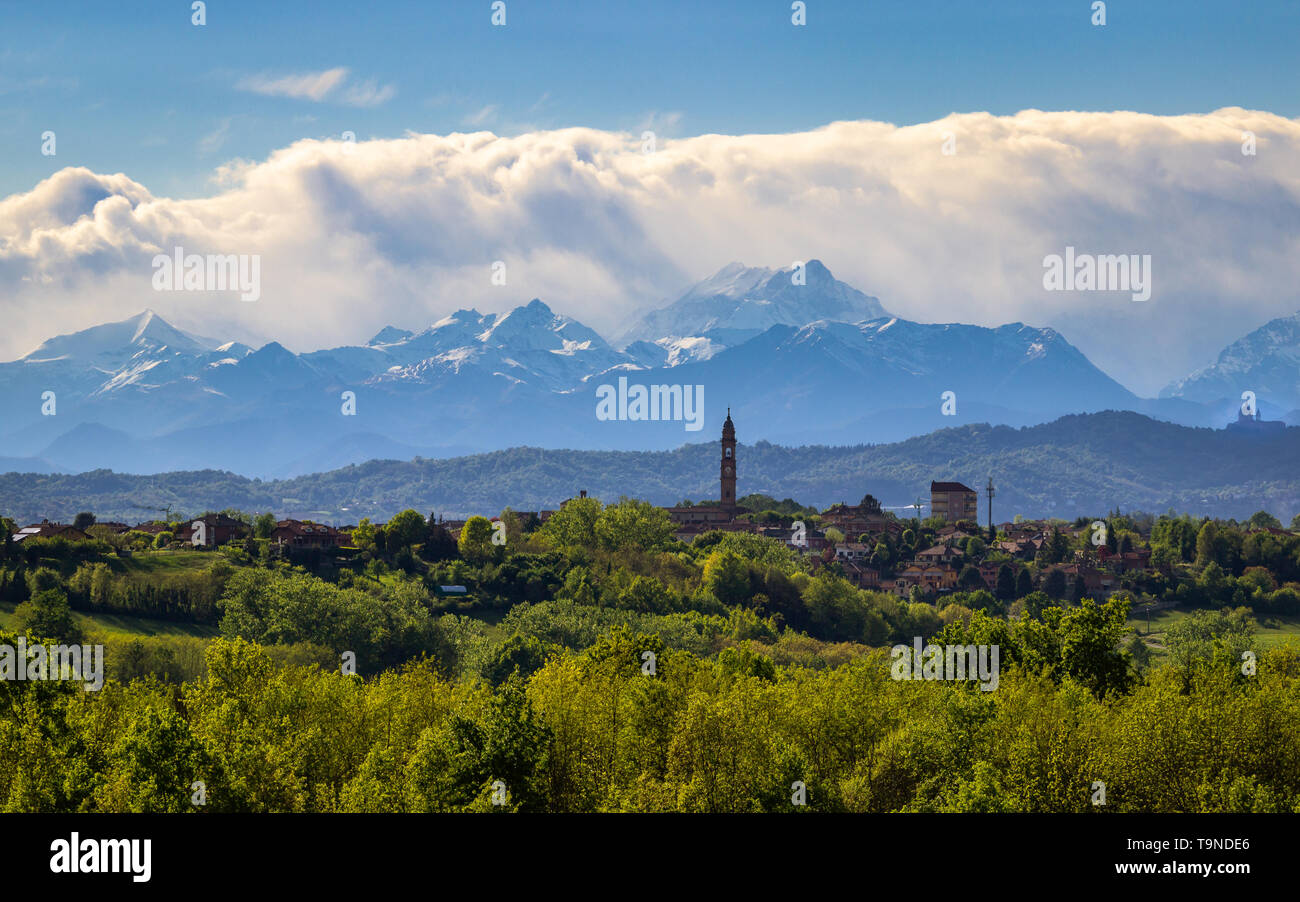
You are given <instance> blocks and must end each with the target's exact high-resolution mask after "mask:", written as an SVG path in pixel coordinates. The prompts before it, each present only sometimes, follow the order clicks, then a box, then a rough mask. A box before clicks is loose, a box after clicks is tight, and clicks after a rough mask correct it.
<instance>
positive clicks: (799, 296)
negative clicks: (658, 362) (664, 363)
mask: <svg viewBox="0 0 1300 902" xmlns="http://www.w3.org/2000/svg"><path fill="white" fill-rule="evenodd" d="M795 276H796V272H795V270H794V268H793V267H791V268H790V269H783V270H771V269H767V268H764V267H747V266H745V265H744V264H743V263H729V264H728V265H726V266H724V267H723V268H722V269H720V270H718V271H717V272H716V273H714V274H713V275H712V276H710V277H709V278H707V279H705V280H704V281H702V282H698V283H696V284H695V285H692V286H691V287H690V288H689V289H687V290H686V292H685V293H684V294H682V296H681V297H679V298H678V299H677V300H675V301H673V302H672V303H671V304H669V305H668V306H667V307H663V308H661V309H659V310H654V311H651V312H650V313H648V314H647V315H646V316H644V317H643V318H642V319H641V320H640V321H638V322H637V323H636V324H634V325H633V326H632V327H631V328H630V329H628V330H627V332H626V333H624V335H623V336H622V338H623V340H627V341H649V342H656V341H662V340H668V341H678V340H681V339H691V338H694V339H706V340H707V341H708V343H709V346H710V347H712V348H713V349H714V350H713V353H716V349H717V348H719V347H733V346H735V345H737V344H740V343H742V342H745V341H748V340H749V339H751V338H753V337H755V336H756V335H759V334H761V333H763V332H765V331H767V330H768V329H770V328H771V327H772V326H779V325H785V326H801V325H803V324H804V323H810V322H814V321H816V320H832V321H838V322H848V323H856V322H861V321H862V320H867V319H875V318H876V317H880V316H886V315H887V314H886V313H885V310H884V308H883V307H882V306H881V305H880V301H878V300H877V299H876V298H873V297H870V296H868V295H866V294H863V293H862V292H861V291H858V290H857V289H856V288H853V287H852V286H850V285H846V284H845V283H843V282H840V281H838V280H837V279H836V278H835V277H834V276H832V275H831V272H830V270H828V269H827V268H826V267H825V266H824V265H823V264H822V262H821V261H820V260H809V261H808V263H807V264H805V266H804V268H803V271H802V282H801V283H799V282H798V280H797V279H796V278H795ZM679 357H681V355H679ZM681 359H682V360H683V362H685V360H698V359H701V357H700V356H699V355H697V354H689V355H686V356H685V357H682V358H681Z"/></svg>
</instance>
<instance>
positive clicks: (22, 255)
mask: <svg viewBox="0 0 1300 902" xmlns="http://www.w3.org/2000/svg"><path fill="white" fill-rule="evenodd" d="M320 75H321V76H324V75H328V73H321V74H320ZM321 84H322V83H321V81H320V78H319V77H318V78H317V80H316V81H310V80H308V81H302V82H301V83H298V82H295V83H294V84H292V85H290V84H288V83H287V82H286V83H285V85H284V89H285V90H290V89H292V90H294V91H297V92H300V93H303V94H304V96H307V97H310V96H311V94H312V92H317V93H319V92H321V91H322V90H324V91H325V94H323V95H322V96H327V95H328V93H329V91H332V90H336V89H338V87H339V82H337V81H336V82H334V83H333V84H332V85H330V86H329V87H328V88H322V86H321ZM1247 132H1249V133H1250V134H1251V135H1253V136H1254V144H1255V154H1254V155H1243V153H1242V147H1243V140H1244V138H1243V135H1244V133H1247ZM656 143H657V147H656V149H655V150H654V151H653V152H650V153H647V152H644V150H643V142H642V138H641V135H640V134H619V133H612V132H603V131H596V130H591V129H583V128H572V129H564V130H558V131H546V132H535V133H530V134H524V135H520V136H518V137H511V138H505V137H498V136H496V135H493V134H491V133H487V132H477V133H472V134H459V133H458V134H451V135H445V136H439V135H425V134H408V135H407V136H405V137H403V138H400V139H392V140H375V141H366V142H360V143H356V144H352V143H347V142H341V141H333V142H329V141H317V140H304V141H299V142H297V143H295V144H293V145H291V146H289V147H286V148H283V149H281V150H279V151H276V152H275V153H273V154H272V155H271V156H270V157H269V158H268V159H266V160H264V161H261V162H253V163H249V162H242V161H241V162H236V163H232V164H228V165H227V166H225V167H223V168H222V169H220V170H219V172H218V179H217V186H218V187H217V190H216V191H215V192H214V193H213V195H212V196H210V197H206V198H200V199H189V200H175V199H169V198H161V197H154V196H153V195H152V194H151V193H150V191H149V190H148V187H147V184H146V183H145V182H142V181H137V180H136V179H134V178H131V177H128V176H127V175H124V174H121V173H118V174H112V175H105V174H97V173H93V172H90V171H89V170H86V169H80V168H69V169H64V170H62V171H60V172H58V173H56V174H55V175H53V176H51V177H50V178H49V179H47V180H45V181H43V182H41V183H40V184H38V185H37V186H36V187H35V188H33V189H32V190H31V191H30V192H27V193H23V194H17V195H13V196H10V197H8V198H6V199H4V200H0V286H3V289H4V295H3V298H2V299H0V310H2V311H3V314H4V320H5V322H6V325H7V328H6V329H5V330H4V331H3V333H0V358H4V359H10V358H13V357H16V356H18V355H20V354H22V353H25V352H26V351H28V350H29V349H30V348H31V347H34V346H35V345H36V344H37V343H39V341H41V340H43V339H45V338H47V337H49V336H50V335H51V334H54V333H59V332H67V331H71V330H73V329H76V328H82V327H84V326H87V325H91V324H94V323H98V322H104V321H108V320H111V319H118V318H122V317H125V316H128V315H130V314H133V313H135V312H138V311H139V310H140V309H142V308H144V307H153V308H154V309H155V310H157V311H158V312H159V313H161V314H162V315H163V316H164V317H167V318H168V319H171V320H173V321H175V322H176V323H177V324H178V325H182V326H185V327H188V328H192V329H194V330H196V331H199V332H202V333H203V334H207V335H211V336H214V337H217V338H242V339H245V340H247V339H248V338H250V337H253V338H259V337H265V338H274V339H277V340H279V341H281V342H282V343H284V344H286V345H287V346H289V347H291V348H294V349H295V350H307V349H311V348H316V347H322V346H330V345H336V344H344V343H356V342H360V341H363V340H365V339H366V338H367V337H369V335H371V334H373V333H374V332H375V331H378V329H379V328H381V327H382V326H384V325H387V324H390V323H391V324H394V325H397V326H400V327H404V328H415V327H420V326H423V325H427V324H428V323H429V322H432V321H433V320H435V319H437V318H439V317H441V316H442V315H445V314H446V313H448V312H450V311H452V310H455V309H457V308H460V307H468V306H476V307H478V308H479V309H481V310H484V311H495V310H504V309H507V308H509V307H512V306H514V305H516V304H519V303H523V302H526V301H527V300H529V299H530V298H532V297H541V298H542V299H543V300H545V301H547V302H548V303H549V304H550V305H551V306H552V307H553V308H554V309H556V310H557V311H558V312H563V313H568V314H570V315H573V316H576V317H578V318H579V319H581V320H583V321H584V322H586V323H587V324H588V325H591V326H592V327H593V328H596V329H598V330H600V331H602V332H604V333H606V334H611V335H612V334H617V333H619V332H620V331H621V330H622V329H623V328H624V327H626V325H628V323H630V321H631V320H632V319H634V318H636V317H637V316H639V315H640V314H641V313H642V312H644V311H645V310H646V309H648V308H649V307H653V306H658V305H661V304H663V303H666V302H667V301H668V300H670V299H671V298H672V297H674V296H675V295H676V294H677V293H678V292H680V291H681V290H682V289H683V288H684V287H685V286H686V285H687V284H689V283H690V282H693V281H695V280H697V279H700V278H703V277H704V276H706V275H709V274H711V273H712V272H713V271H714V270H716V269H718V268H719V267H721V266H722V265H724V264H726V263H727V262H729V261H732V260H741V261H744V262H746V263H750V264H752V265H766V266H788V265H789V264H790V263H791V262H792V261H794V260H807V259H811V258H813V257H816V258H819V259H821V260H822V261H823V262H825V263H826V265H827V266H828V267H830V269H831V271H832V272H833V273H834V274H835V275H836V276H837V277H838V278H840V279H843V280H844V281H847V282H849V283H850V284H852V285H854V286H855V287H858V288H860V289H862V290H863V291H866V292H867V293H869V294H873V295H876V296H878V297H879V298H880V299H881V301H882V302H883V304H884V305H885V307H886V308H887V309H889V310H890V311H892V312H895V313H897V314H899V315H901V316H904V317H907V318H909V319H914V320H919V321H923V322H954V321H955V322H968V323H976V324H980V325H997V324H1000V323H1004V322H1010V321H1017V320H1019V321H1023V322H1027V323H1030V324H1032V325H1052V326H1055V327H1057V328H1058V329H1060V330H1061V331H1062V332H1063V333H1064V334H1065V336H1066V337H1067V338H1068V339H1069V340H1071V341H1072V342H1074V343H1075V344H1076V345H1078V346H1079V347H1080V348H1081V349H1082V350H1083V351H1084V352H1085V353H1087V354H1088V355H1089V357H1090V358H1092V360H1093V361H1094V362H1095V363H1097V364H1098V365H1099V366H1101V367H1102V368H1103V369H1105V370H1106V371H1107V372H1109V373H1110V374H1111V375H1113V376H1115V377H1116V378H1117V379H1119V380H1120V381H1122V382H1124V383H1125V384H1126V385H1128V386H1129V387H1130V388H1132V389H1134V390H1136V391H1138V392H1140V393H1143V394H1154V392H1155V391H1156V390H1157V389H1158V388H1159V387H1160V386H1161V385H1163V384H1164V383H1165V382H1167V381H1169V380H1170V379H1173V378H1176V377H1179V376H1182V375H1185V374H1186V373H1187V372H1188V371H1190V370H1191V369H1194V368H1195V367H1197V366H1200V365H1202V364H1204V363H1206V362H1208V360H1209V359H1211V358H1212V357H1213V355H1214V353H1215V352H1217V350H1218V349H1219V348H1221V347H1222V346H1223V345H1224V344H1226V343H1227V342H1228V341H1230V340H1232V339H1234V338H1237V337H1238V336H1240V335H1242V334H1244V333H1245V332H1247V331H1249V330H1250V329H1252V328H1254V327H1256V326H1258V325H1259V324H1260V323H1261V322H1263V321H1264V320H1266V319H1269V318H1271V317H1274V316H1280V315H1285V314H1289V313H1293V312H1295V310H1296V309H1297V308H1298V307H1300V292H1298V290H1297V286H1298V285H1300V253H1297V251H1300V246H1298V245H1300V120H1291V119H1285V118H1282V117H1278V116H1275V115H1272V114H1269V113H1264V112H1252V111H1246V110H1242V109H1235V108H1233V109H1224V110H1219V111H1216V112H1214V113H1211V114H1207V115H1187V116H1169V117H1165V116H1152V115H1145V114H1138V113H1127V112H1117V113H1076V112H1040V111H1036V110H1029V111H1025V112H1021V113H1019V114H1017V115H1015V116H1005V117H999V116H992V115H988V114H982V113H975V114H960V115H957V114H954V115H951V116H948V117H947V118H945V119H942V120H939V121H937V122H932V123H927V124H924V125H916V126H908V127H896V126H894V125H890V124H888V123H882V122H869V121H866V122H836V123H833V124H830V125H827V126H825V127H823V128H820V129H817V130H815V131H810V132H803V133H796V134H781V135H739V136H728V135H703V136H699V137H693V138H685V139H680V140H666V139H663V138H660V140H659V141H657V142H656ZM945 148H946V149H948V150H951V151H955V152H952V153H945V152H944V151H945ZM177 245H180V246H183V247H184V248H185V249H186V251H187V252H195V253H221V254H260V255H261V258H262V265H261V271H262V296H261V299H260V300H259V301H257V302H256V303H252V304H247V303H241V302H240V301H239V300H238V298H237V297H235V296H233V295H230V294H216V293H213V294H185V293H180V294H175V293H172V294H159V293H155V292H154V291H153V290H152V289H151V287H150V276H151V274H152V271H151V267H150V261H151V259H152V258H153V256H154V255H155V254H158V253H170V252H171V250H172V248H174V247H175V246H177ZM1067 246H1068V247H1074V248H1075V249H1077V251H1078V252H1079V253H1081V254H1095V255H1102V254H1149V255H1151V259H1152V270H1153V273H1152V279H1153V285H1152V293H1151V298H1150V300H1148V301H1146V302H1144V303H1135V302H1134V301H1133V300H1132V299H1131V295H1130V293H1128V292H1105V293H1103V292H1092V293H1088V292H1049V291H1046V290H1045V289H1044V287H1043V272H1044V269H1043V259H1044V257H1046V256H1048V255H1052V254H1062V253H1063V252H1064V250H1065V248H1066V247H1067ZM496 261H503V262H504V263H505V272H506V284H505V285H504V286H502V285H496V284H493V281H492V273H493V264H494V262H496ZM869 389H870V387H869V386H866V387H864V390H869Z"/></svg>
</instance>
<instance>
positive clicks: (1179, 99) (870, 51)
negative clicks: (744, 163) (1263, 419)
mask: <svg viewBox="0 0 1300 902" xmlns="http://www.w3.org/2000/svg"><path fill="white" fill-rule="evenodd" d="M490 14H491V13H490V3H489V2H488V0H471V2H455V3H439V2H428V0H425V2H410V3H407V2H393V3H374V4H358V3H355V2H349V3H334V2H320V0H318V2H311V3H305V2H282V0H276V2H265V0H263V2H242V0H212V2H209V3H208V9H207V18H208V23H207V25H206V26H205V27H202V28H199V27H194V26H192V25H191V24H190V21H189V19H190V12H189V3H188V2H185V0H167V2H158V0H154V2H114V3H104V2H87V3H58V2H52V3H19V2H5V3H3V4H0V152H2V153H3V159H4V160H5V163H4V165H3V167H0V196H3V195H8V194H12V193H14V192H18V191H25V190H29V189H30V188H31V186H32V185H34V184H35V183H36V182H37V181H39V180H40V179H42V178H45V177H46V176H48V175H50V174H51V173H52V172H54V171H56V170H57V169H59V168H62V167H65V166H71V165H84V166H88V167H89V168H91V169H92V170H94V171H96V172H110V173H111V172H119V171H120V172H125V173H126V174H128V175H129V176H131V177H132V178H134V179H137V180H141V181H144V182H146V183H147V184H148V185H149V188H150V190H151V191H152V192H154V194H155V195H168V196H175V197H189V196H197V195H202V194H205V193H208V192H209V191H210V184H209V177H210V175H211V173H212V171H213V169H214V168H215V167H217V166H219V165H220V164H221V163H223V162H225V161H228V160H230V159H234V158H243V159H246V160H260V159H264V158H265V157H266V156H267V154H268V153H270V152H271V151H272V150H274V149H276V148H279V147H284V146H286V145H288V144H290V143H291V142H293V141H294V140H296V139H298V138H302V137H327V136H337V135H339V134H340V133H342V132H343V131H345V130H350V131H353V132H355V134H356V135H357V137H358V139H359V140H365V139H368V138H375V137H380V138H389V137H400V136H401V135H402V134H404V133H405V132H406V131H407V130H413V131H417V132H431V133H438V134H446V133H449V132H453V131H474V130H479V129H490V130H492V131H494V132H496V133H498V134H507V135H509V134H518V133H522V132H527V131H532V130H536V129H546V128H554V127H563V126H573V125H582V126H590V127H595V128H600V129H607V130H627V131H639V130H640V129H642V128H643V127H645V126H646V125H647V124H649V125H650V127H653V128H656V130H658V131H660V132H661V133H663V134H665V135H668V136H677V137H680V136H690V135H699V134H706V133H722V134H743V133H752V132H792V131H802V130H807V129H811V128H816V127H818V126H820V125H824V124H825V123H827V122H831V121H834V120H845V119H874V120H881V121H887V122H893V123H896V124H911V123H918V122H926V121H931V120H934V119H938V118H941V117H943V116H945V115H947V114H948V113H950V112H972V111H980V110H984V111H989V112H992V113H995V114H1007V113H1013V112H1016V111H1018V110H1022V109H1029V108H1037V109H1044V110H1094V111H1107V110H1137V111H1141V112H1147V113H1157V114H1178V113H1193V112H1208V111H1211V110H1215V109H1218V108H1221V107H1226V106H1241V107H1245V108H1247V109H1260V110H1268V111H1270V112H1273V113H1276V114H1279V115H1282V116H1287V117H1294V116H1296V115H1298V114H1300V103H1298V101H1297V98H1298V97H1300V78H1298V77H1297V76H1298V75H1300V71H1298V70H1300V54H1298V53H1297V40H1296V39H1297V36H1300V4H1297V3H1295V2H1243V3H1239V4H1228V3H1220V2H1198V0H1191V2H1189V0H1182V2H1173V0H1170V2H1163V0H1141V2H1138V0H1115V2H1111V3H1109V4H1108V5H1107V20H1108V24H1107V25H1106V26H1105V27H1104V28H1098V27H1093V26H1092V25H1091V24H1090V22H1089V19H1090V16H1091V12H1090V2H1089V0H1002V2H994V3H974V2H969V3H968V2H956V0H947V2H933V0H897V2H895V0H889V2H882V0H870V2H867V0H854V2H833V0H809V2H808V22H809V24H808V25H807V26H806V27H803V28H796V27H793V26H792V25H791V24H790V3H789V2H785V0H747V2H733V0H694V2H690V0H655V2H653V3H616V2H597V0H508V2H507V25H506V27H504V28H494V27H492V26H491V24H490V22H489V18H490ZM340 68H342V69H346V70H347V73H346V75H343V76H339V78H341V81H340V82H339V85H338V87H337V88H335V89H334V90H333V91H331V92H329V93H327V94H326V95H325V96H323V98H322V99H321V100H320V101H319V102H317V101H313V100H312V99H310V98H306V97H297V98H295V97H285V96H264V95H262V94H258V93H254V92H253V91H251V90H249V89H248V86H249V85H250V84H256V83H258V82H257V80H258V79H261V83H263V84H265V83H268V82H271V81H274V80H275V79H278V78H284V77H288V76H302V75H304V74H310V73H322V72H329V71H331V70H337V69H340ZM241 85H243V86H244V87H243V88H242V89H241V87H240V86H241ZM349 91H351V92H352V93H351V94H350V95H349ZM358 92H360V93H358ZM349 96H350V97H351V103H349V102H348V98H349ZM385 96H387V99H384V97H385ZM46 129H52V130H54V131H55V132H56V134H57V136H58V154H57V156H56V157H42V156H41V155H40V153H39V146H40V139H39V136H40V133H41V132H42V131H44V130H46Z"/></svg>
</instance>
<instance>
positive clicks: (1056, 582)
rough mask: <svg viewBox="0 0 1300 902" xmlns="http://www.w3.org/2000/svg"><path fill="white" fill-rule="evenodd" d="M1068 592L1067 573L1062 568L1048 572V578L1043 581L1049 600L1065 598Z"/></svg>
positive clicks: (1055, 568) (1054, 568)
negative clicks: (1066, 591)
mask: <svg viewBox="0 0 1300 902" xmlns="http://www.w3.org/2000/svg"><path fill="white" fill-rule="evenodd" d="M1065 590H1066V581H1065V571H1064V570H1062V569H1061V568H1060V567H1053V568H1052V569H1050V570H1048V571H1047V576H1046V577H1044V579H1043V591H1044V592H1046V593H1047V595H1048V597H1049V598H1058V599H1059V598H1064V597H1065Z"/></svg>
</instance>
